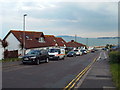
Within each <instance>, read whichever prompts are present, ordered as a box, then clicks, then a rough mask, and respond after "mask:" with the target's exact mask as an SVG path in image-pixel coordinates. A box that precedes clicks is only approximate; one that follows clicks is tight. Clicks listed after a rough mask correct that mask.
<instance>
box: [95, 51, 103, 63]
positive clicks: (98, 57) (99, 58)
mask: <svg viewBox="0 0 120 90" xmlns="http://www.w3.org/2000/svg"><path fill="white" fill-rule="evenodd" d="M101 55H102V52H100V55H99V57H98V58H97V60H96V61H99V60H100V58H101Z"/></svg>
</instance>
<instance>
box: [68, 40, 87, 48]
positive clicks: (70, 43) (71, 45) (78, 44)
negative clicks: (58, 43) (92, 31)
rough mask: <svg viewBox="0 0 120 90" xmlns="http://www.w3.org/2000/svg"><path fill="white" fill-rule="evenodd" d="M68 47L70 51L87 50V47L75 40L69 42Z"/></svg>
mask: <svg viewBox="0 0 120 90" xmlns="http://www.w3.org/2000/svg"><path fill="white" fill-rule="evenodd" d="M67 47H68V48H70V49H86V45H84V44H81V43H78V42H76V41H74V40H71V41H70V42H67Z"/></svg>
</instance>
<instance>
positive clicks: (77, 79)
mask: <svg viewBox="0 0 120 90" xmlns="http://www.w3.org/2000/svg"><path fill="white" fill-rule="evenodd" d="M96 59H97V58H95V59H94V60H93V61H92V62H91V63H90V64H89V65H88V66H87V67H86V68H85V69H84V70H83V71H81V72H80V73H79V74H78V75H77V76H76V77H75V78H74V79H73V80H72V81H71V82H70V83H69V84H68V85H67V86H65V88H64V89H63V90H70V89H72V88H73V87H74V86H75V85H76V83H77V82H78V81H79V80H80V78H81V77H82V76H83V75H84V74H85V73H86V72H87V71H88V70H89V69H90V67H91V66H92V64H93V63H94V62H95V61H96Z"/></svg>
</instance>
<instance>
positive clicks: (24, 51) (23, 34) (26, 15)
mask: <svg viewBox="0 0 120 90" xmlns="http://www.w3.org/2000/svg"><path fill="white" fill-rule="evenodd" d="M25 16H27V14H24V15H23V55H25Z"/></svg>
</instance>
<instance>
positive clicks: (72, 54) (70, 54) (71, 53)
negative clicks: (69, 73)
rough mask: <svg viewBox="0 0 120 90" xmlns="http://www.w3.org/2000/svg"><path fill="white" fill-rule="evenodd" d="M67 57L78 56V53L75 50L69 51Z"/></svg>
mask: <svg viewBox="0 0 120 90" xmlns="http://www.w3.org/2000/svg"><path fill="white" fill-rule="evenodd" d="M67 57H76V53H75V52H74V51H70V52H68V53H67Z"/></svg>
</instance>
